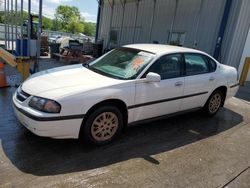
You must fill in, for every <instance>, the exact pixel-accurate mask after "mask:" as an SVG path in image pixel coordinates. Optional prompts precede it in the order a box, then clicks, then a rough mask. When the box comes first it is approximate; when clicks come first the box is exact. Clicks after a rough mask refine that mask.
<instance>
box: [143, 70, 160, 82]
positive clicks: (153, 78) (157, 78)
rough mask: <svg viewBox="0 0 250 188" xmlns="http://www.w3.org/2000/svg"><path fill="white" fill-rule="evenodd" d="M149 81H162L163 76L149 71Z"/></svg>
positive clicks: (147, 78) (147, 79)
mask: <svg viewBox="0 0 250 188" xmlns="http://www.w3.org/2000/svg"><path fill="white" fill-rule="evenodd" d="M146 81H147V82H160V81H161V76H160V75H159V74H157V73H153V72H149V73H148V74H147V76H146Z"/></svg>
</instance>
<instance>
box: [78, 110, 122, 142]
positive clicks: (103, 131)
mask: <svg viewBox="0 0 250 188" xmlns="http://www.w3.org/2000/svg"><path fill="white" fill-rule="evenodd" d="M82 126H83V127H82V131H81V133H80V137H82V139H83V140H85V141H86V142H87V143H90V144H94V145H104V144H108V143H110V142H112V141H113V140H114V139H115V138H117V136H119V135H120V133H121V130H122V127H123V116H122V113H121V112H120V110H118V108H116V107H114V106H102V107H100V108H98V109H96V110H95V111H94V112H93V113H91V114H90V115H89V116H88V117H87V119H86V121H85V123H84V124H83V125H82Z"/></svg>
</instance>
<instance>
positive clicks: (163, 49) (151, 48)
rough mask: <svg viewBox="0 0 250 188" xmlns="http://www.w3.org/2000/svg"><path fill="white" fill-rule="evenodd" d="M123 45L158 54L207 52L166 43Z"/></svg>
mask: <svg viewBox="0 0 250 188" xmlns="http://www.w3.org/2000/svg"><path fill="white" fill-rule="evenodd" d="M123 47H126V48H134V49H139V50H142V51H147V52H151V53H154V54H156V55H161V54H168V53H183V52H188V53H202V54H206V53H204V52H202V51H199V50H195V49H191V48H184V47H179V46H173V45H165V44H130V45H125V46H123Z"/></svg>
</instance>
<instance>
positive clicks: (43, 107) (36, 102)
mask: <svg viewBox="0 0 250 188" xmlns="http://www.w3.org/2000/svg"><path fill="white" fill-rule="evenodd" d="M29 106H30V107H32V108H34V109H36V110H39V111H42V112H47V113H59V112H60V111H61V105H60V104H59V103H58V102H56V101H53V100H50V99H44V98H41V97H32V98H31V100H30V102H29Z"/></svg>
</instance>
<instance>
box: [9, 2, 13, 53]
mask: <svg viewBox="0 0 250 188" xmlns="http://www.w3.org/2000/svg"><path fill="white" fill-rule="evenodd" d="M10 8H11V13H10V15H11V52H12V54H13V50H14V28H13V26H14V15H13V12H14V9H13V0H11V7H10Z"/></svg>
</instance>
